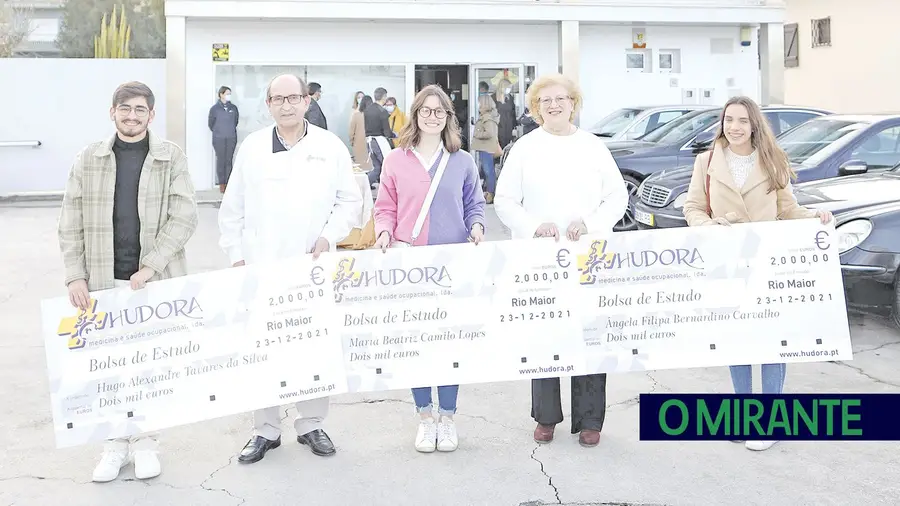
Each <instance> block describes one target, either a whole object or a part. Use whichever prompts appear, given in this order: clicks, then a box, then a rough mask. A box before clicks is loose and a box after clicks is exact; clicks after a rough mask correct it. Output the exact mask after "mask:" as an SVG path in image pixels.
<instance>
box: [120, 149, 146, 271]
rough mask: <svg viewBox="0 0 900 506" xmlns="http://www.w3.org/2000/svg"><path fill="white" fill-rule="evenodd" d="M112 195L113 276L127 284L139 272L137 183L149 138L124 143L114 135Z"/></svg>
mask: <svg viewBox="0 0 900 506" xmlns="http://www.w3.org/2000/svg"><path fill="white" fill-rule="evenodd" d="M112 150H113V153H114V154H115V156H116V194H115V202H114V204H113V258H114V260H113V274H114V275H115V278H116V279H123V280H128V279H131V275H132V274H134V273H135V272H137V271H138V269H140V263H141V220H140V218H139V217H138V183H139V182H140V180H141V168H143V166H144V160H145V159H146V158H147V153H149V152H150V136H149V135H148V136H146V137H144V138H143V139H142V140H140V141H137V142H125V141H123V140H122V139H120V138H119V136H118V135H116V140H115V142H114V143H113V148H112Z"/></svg>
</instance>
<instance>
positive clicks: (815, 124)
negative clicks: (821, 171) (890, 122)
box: [778, 117, 869, 165]
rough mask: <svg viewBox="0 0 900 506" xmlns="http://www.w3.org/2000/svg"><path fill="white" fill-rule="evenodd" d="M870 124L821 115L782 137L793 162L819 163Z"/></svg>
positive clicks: (782, 145) (781, 143)
mask: <svg viewBox="0 0 900 506" xmlns="http://www.w3.org/2000/svg"><path fill="white" fill-rule="evenodd" d="M868 125H869V124H868V123H864V122H860V121H851V120H844V119H829V118H827V117H825V118H817V119H814V120H811V121H807V122H806V123H803V124H802V125H799V126H797V127H796V128H794V129H792V130H789V131H787V132H785V133H784V135H782V136H780V137H779V138H778V144H779V145H780V146H781V148H782V149H784V152H785V153H787V156H788V160H790V162H791V163H799V164H808V165H817V164H818V163H820V162H821V161H822V160H824V159H825V158H827V157H828V156H829V155H830V154H831V153H833V152H834V151H835V150H837V149H840V148H841V147H843V146H844V145H845V144H846V143H848V142H850V141H851V140H852V139H853V138H854V137H856V136H857V135H859V132H860V131H861V130H862V129H864V128H865V127H867V126H868Z"/></svg>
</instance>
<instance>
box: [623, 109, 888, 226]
mask: <svg viewBox="0 0 900 506" xmlns="http://www.w3.org/2000/svg"><path fill="white" fill-rule="evenodd" d="M778 143H779V145H781V147H782V148H783V149H784V150H785V152H786V153H787V155H788V158H789V160H790V161H791V164H792V166H793V168H794V170H795V172H796V173H797V180H796V182H797V183H803V182H807V181H816V180H820V179H827V178H833V177H837V176H846V175H851V174H859V173H865V172H869V171H884V170H887V169H890V168H891V167H893V166H894V165H896V164H897V163H900V115H833V116H825V117H821V118H816V119H814V120H811V121H809V122H806V123H803V124H802V125H799V126H797V127H796V128H794V129H792V130H790V131H788V132H786V133H784V134H782V135H781V136H779V137H778ZM705 149H706V148H704V150H705ZM692 173H693V166H692V165H684V166H682V167H679V168H675V169H667V170H664V171H662V172H659V173H657V174H655V175H654V176H651V177H649V178H647V179H646V180H644V182H643V183H642V184H641V185H640V186H639V188H638V190H637V192H636V194H635V196H634V197H632V199H631V207H632V211H633V214H634V217H635V220H636V221H637V223H638V226H639V228H641V229H648V228H672V227H684V226H687V222H686V221H685V219H684V214H682V208H683V207H684V201H685V199H686V192H687V189H688V186H689V185H690V183H691V174H692Z"/></svg>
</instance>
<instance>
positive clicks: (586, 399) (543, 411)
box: [531, 374, 606, 434]
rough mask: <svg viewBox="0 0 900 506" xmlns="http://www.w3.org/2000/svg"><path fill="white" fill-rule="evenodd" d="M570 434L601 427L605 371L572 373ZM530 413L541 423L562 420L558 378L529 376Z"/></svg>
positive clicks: (553, 423)
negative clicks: (603, 372)
mask: <svg viewBox="0 0 900 506" xmlns="http://www.w3.org/2000/svg"><path fill="white" fill-rule="evenodd" d="M571 381H572V434H577V433H579V432H581V431H582V430H596V431H602V430H603V421H604V420H605V419H606V374H589V375H587V376H572V379H571ZM531 417H532V418H534V421H535V422H537V423H539V424H541V425H556V424H558V423H560V422H562V421H563V412H562V400H561V399H560V391H559V378H542V379H534V380H531Z"/></svg>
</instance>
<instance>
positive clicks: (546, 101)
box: [538, 95, 572, 107]
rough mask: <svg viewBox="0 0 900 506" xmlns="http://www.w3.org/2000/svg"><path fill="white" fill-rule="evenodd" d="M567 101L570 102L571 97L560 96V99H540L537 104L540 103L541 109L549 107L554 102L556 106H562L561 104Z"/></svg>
mask: <svg viewBox="0 0 900 506" xmlns="http://www.w3.org/2000/svg"><path fill="white" fill-rule="evenodd" d="M568 100H572V97H570V96H568V95H564V96H561V97H555V98H553V97H541V98H540V99H539V100H538V102H540V104H541V105H542V106H543V107H547V106H549V105H550V104H552V103H553V102H556V103H557V104H560V105H562V103H563V102H566V101H568Z"/></svg>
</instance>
